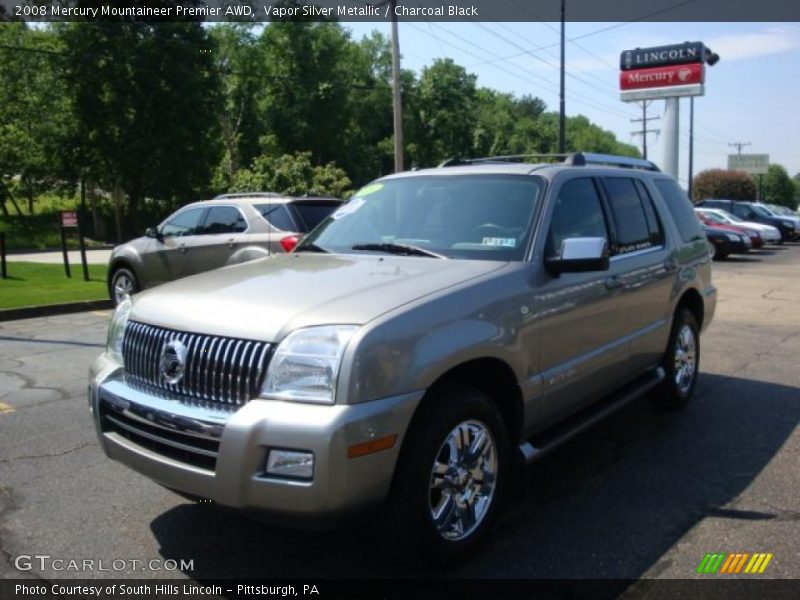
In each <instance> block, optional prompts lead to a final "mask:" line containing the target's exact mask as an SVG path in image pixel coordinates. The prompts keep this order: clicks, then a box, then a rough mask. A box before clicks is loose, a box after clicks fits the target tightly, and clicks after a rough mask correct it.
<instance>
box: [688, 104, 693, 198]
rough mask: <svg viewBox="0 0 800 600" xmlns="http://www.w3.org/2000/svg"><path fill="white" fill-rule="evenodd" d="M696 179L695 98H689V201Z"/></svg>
mask: <svg viewBox="0 0 800 600" xmlns="http://www.w3.org/2000/svg"><path fill="white" fill-rule="evenodd" d="M693 177H694V96H692V97H691V98H689V200H692V202H694V200H693V199H692V178H693Z"/></svg>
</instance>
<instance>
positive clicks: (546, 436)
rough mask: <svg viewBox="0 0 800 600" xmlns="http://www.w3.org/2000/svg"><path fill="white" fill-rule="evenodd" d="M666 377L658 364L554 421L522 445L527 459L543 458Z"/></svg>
mask: <svg viewBox="0 0 800 600" xmlns="http://www.w3.org/2000/svg"><path fill="white" fill-rule="evenodd" d="M665 377H666V374H665V372H664V369H663V368H662V367H658V368H657V369H654V370H653V371H650V372H649V373H647V374H645V375H643V376H642V377H640V378H639V379H637V380H636V381H634V382H633V383H630V384H628V385H627V386H625V387H624V388H622V389H621V390H620V391H619V392H617V393H615V394H612V395H611V396H608V397H607V398H605V399H604V400H601V401H600V402H598V403H597V404H594V405H592V406H589V407H587V408H585V409H583V410H582V411H580V412H579V413H577V414H576V415H573V416H572V417H570V418H568V419H566V420H565V421H563V422H561V423H558V424H557V425H554V426H553V427H551V428H550V429H547V430H546V431H543V432H542V433H539V434H537V435H535V436H533V437H532V438H531V439H530V440H528V441H527V442H524V443H523V444H520V447H519V449H520V452H522V456H523V458H524V459H525V462H526V463H528V464H530V463H532V462H534V461H536V460H538V459H540V458H542V457H543V456H545V455H546V454H548V453H549V452H551V451H553V450H555V449H556V448H558V447H559V446H560V445H561V444H563V443H564V442H566V441H568V440H570V439H572V438H573V437H575V436H576V435H578V434H579V433H581V432H582V431H584V430H586V429H588V428H589V427H591V426H592V425H594V424H595V423H597V422H598V421H600V420H602V419H605V418H606V417H607V416H609V415H610V414H612V413H614V412H616V411H618V410H619V409H620V408H622V407H623V406H625V405H626V404H628V403H629V402H631V401H632V400H635V399H636V398H638V397H640V396H641V395H642V394H644V393H646V392H647V391H649V390H651V389H653V388H654V387H656V386H657V385H658V384H659V383H661V382H662V381H664V378H665Z"/></svg>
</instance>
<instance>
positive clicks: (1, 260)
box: [0, 231, 8, 279]
mask: <svg viewBox="0 0 800 600" xmlns="http://www.w3.org/2000/svg"><path fill="white" fill-rule="evenodd" d="M0 266H1V267H2V275H3V279H8V271H7V270H6V234H5V233H4V232H2V231H0Z"/></svg>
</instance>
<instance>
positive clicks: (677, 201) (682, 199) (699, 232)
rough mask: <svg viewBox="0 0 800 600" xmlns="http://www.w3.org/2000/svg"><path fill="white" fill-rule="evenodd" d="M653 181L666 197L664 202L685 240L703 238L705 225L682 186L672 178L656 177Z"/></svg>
mask: <svg viewBox="0 0 800 600" xmlns="http://www.w3.org/2000/svg"><path fill="white" fill-rule="evenodd" d="M653 183H654V184H655V186H656V189H657V190H658V193H659V194H661V197H662V198H663V199H664V204H665V205H666V207H667V210H668V211H669V214H670V215H671V216H672V220H673V221H674V222H675V226H676V227H677V228H678V233H679V234H680V236H681V239H682V240H683V241H684V242H691V241H694V240H699V239H703V237H704V234H703V227H702V225H701V224H700V221H699V220H698V219H697V217H696V216H695V214H694V207H693V206H692V203H691V201H690V200H689V197H688V196H687V195H686V194H685V193H684V191H683V190H682V189H681V188H680V186H679V185H678V184H677V183H676V182H675V181H673V180H672V179H655V180H653Z"/></svg>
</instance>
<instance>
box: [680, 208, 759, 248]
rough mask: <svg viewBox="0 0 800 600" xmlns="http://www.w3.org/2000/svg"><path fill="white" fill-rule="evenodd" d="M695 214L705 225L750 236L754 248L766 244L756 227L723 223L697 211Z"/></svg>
mask: <svg viewBox="0 0 800 600" xmlns="http://www.w3.org/2000/svg"><path fill="white" fill-rule="evenodd" d="M695 214H696V215H697V218H698V219H700V221H701V222H702V223H703V225H706V226H708V227H714V228H715V229H724V230H725V231H731V232H733V233H738V234H739V235H747V236H749V237H750V244H751V246H752V247H753V248H762V247H763V246H764V240H763V239H762V237H761V236H760V235H759V234H758V232H757V231H755V230H754V229H745V228H743V227H736V226H734V225H722V224H720V223H717V222H716V221H712V220H711V219H709V218H707V217H705V216H704V215H703V214H701V213H699V212H696V213H695Z"/></svg>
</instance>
